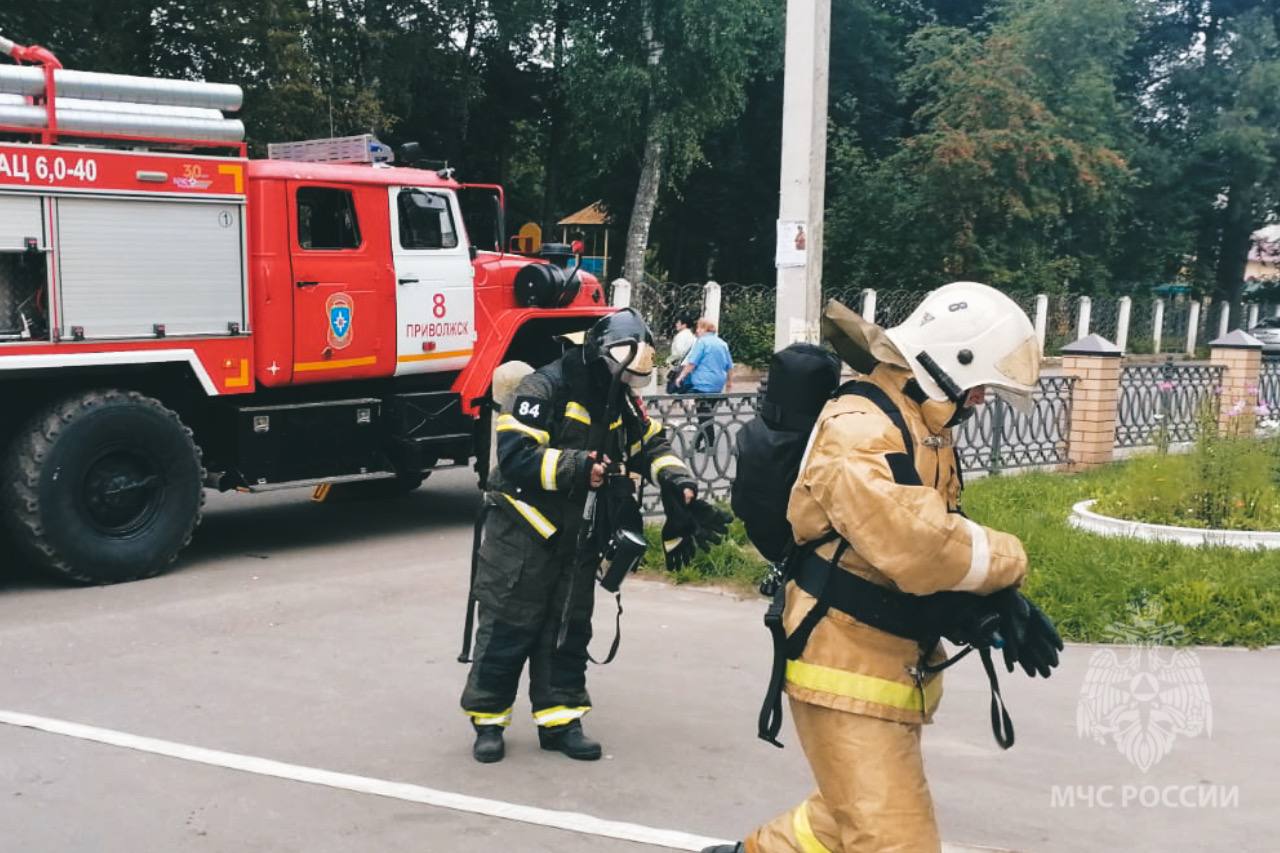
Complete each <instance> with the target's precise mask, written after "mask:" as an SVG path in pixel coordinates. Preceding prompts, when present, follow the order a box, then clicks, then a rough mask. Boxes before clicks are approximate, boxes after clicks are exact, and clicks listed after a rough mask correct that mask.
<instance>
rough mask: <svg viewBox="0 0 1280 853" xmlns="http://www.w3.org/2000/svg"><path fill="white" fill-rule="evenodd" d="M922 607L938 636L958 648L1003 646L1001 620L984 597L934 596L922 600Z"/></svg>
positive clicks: (963, 594)
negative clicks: (936, 629) (936, 627)
mask: <svg viewBox="0 0 1280 853" xmlns="http://www.w3.org/2000/svg"><path fill="white" fill-rule="evenodd" d="M919 601H920V606H921V607H923V608H924V612H925V613H926V614H928V616H927V620H928V622H929V623H931V624H933V625H936V626H938V633H940V634H942V636H944V637H946V638H947V639H948V640H949V641H951V642H952V643H954V644H955V645H957V646H973V647H974V648H978V649H985V648H990V647H991V646H994V645H995V644H996V643H998V642H1000V616H999V615H998V614H997V613H996V611H995V609H994V608H992V606H991V602H990V601H989V600H988V599H987V597H986V596H984V595H977V594H976V593H972V592H935V593H933V594H931V595H926V596H922V597H921V598H920V599H919Z"/></svg>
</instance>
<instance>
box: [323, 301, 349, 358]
mask: <svg viewBox="0 0 1280 853" xmlns="http://www.w3.org/2000/svg"><path fill="white" fill-rule="evenodd" d="M324 313H325V316H326V317H327V318H328V319H329V346H331V347H333V348H334V349H345V348H346V347H347V346H349V345H350V344H351V329H352V319H353V315H354V305H353V303H352V300H351V297H350V296H348V295H347V294H345V293H335V294H333V295H332V296H330V297H329V298H328V299H326V300H325V303H324Z"/></svg>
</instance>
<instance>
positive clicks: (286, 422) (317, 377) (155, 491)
mask: <svg viewBox="0 0 1280 853" xmlns="http://www.w3.org/2000/svg"><path fill="white" fill-rule="evenodd" d="M5 52H7V53H9V54H10V55H11V56H13V57H14V58H15V59H17V60H19V61H26V62H34V63H36V64H37V65H38V66H39V67H24V66H22V65H12V66H11V65H0V393H3V395H4V400H5V405H4V406H3V407H2V408H0V466H3V482H0V531H3V532H0V554H2V555H3V557H4V560H5V561H8V560H11V559H14V557H15V556H17V555H19V554H21V555H22V556H23V557H25V558H26V559H27V560H30V561H33V562H34V563H36V564H37V565H38V566H40V567H41V568H43V569H46V570H48V571H51V572H53V573H55V574H57V575H59V576H61V577H63V578H66V579H69V580H72V581H76V582H82V583H110V582H116V581H122V580H128V579H133V578H138V577H147V576H151V575H154V574H157V573H159V572H161V571H163V570H165V569H166V568H167V567H168V566H169V565H171V564H172V562H173V561H174V559H175V558H176V556H177V554H178V553H179V552H180V550H181V549H182V548H183V547H184V546H185V545H186V544H187V542H188V541H189V540H190V538H191V535H192V533H193V532H194V530H195V529H196V526H197V525H198V523H199V520H200V512H201V506H202V504H203V494H204V492H203V490H204V489H205V488H215V489H219V490H224V491H225V490H232V489H236V490H242V491H259V490H265V489H275V488H283V487H288V486H304V485H306V486H321V487H326V488H327V487H329V486H332V485H334V484H337V485H339V486H345V485H346V484H356V483H365V482H368V483H370V484H374V483H375V482H376V483H378V485H376V486H374V485H370V486H363V485H362V486H360V488H385V489H388V490H408V489H412V488H416V487H417V486H418V485H419V484H420V483H421V482H422V480H423V478H424V477H425V476H426V475H427V474H429V473H430V472H431V470H432V469H434V468H436V467H438V466H441V465H466V464H469V463H470V462H471V460H473V459H474V460H478V462H477V468H478V469H483V463H484V462H485V461H487V459H488V450H487V439H488V435H489V426H488V408H487V405H486V400H487V398H488V394H489V385H490V377H491V376H492V373H493V370H494V368H495V367H496V366H497V365H498V364H500V363H501V362H503V361H506V360H510V359H516V358H518V359H521V360H524V361H528V362H531V363H534V364H540V363H544V362H546V361H548V360H550V359H551V358H554V357H555V356H556V355H557V354H558V352H559V351H560V346H561V345H560V344H559V343H558V337H559V336H560V335H563V334H565V333H568V332H573V331H579V330H582V329H584V328H586V327H588V326H589V325H591V323H593V322H594V321H595V319H597V318H598V317H600V316H602V315H603V314H605V313H607V312H608V311H609V310H610V309H609V308H608V307H606V300H605V298H604V291H603V289H602V288H601V286H600V283H599V282H598V281H596V280H595V279H594V278H592V277H591V276H590V275H587V274H585V273H583V272H580V271H579V270H577V269H576V268H573V266H572V265H571V264H566V263H564V261H563V259H561V260H560V262H559V263H555V262H551V261H548V260H547V259H542V258H530V257H526V256H521V255H512V254H510V253H505V252H503V248H502V247H503V244H504V236H505V234H504V229H503V225H502V215H501V208H502V192H501V189H500V188H498V187H495V186H491V185H467V184H463V183H460V182H458V181H456V180H454V179H453V177H452V176H451V174H450V173H449V172H447V171H440V172H437V171H434V170H428V169H418V168H405V167H399V166H393V165H389V164H387V163H385V162H379V161H385V160H386V159H388V158H387V155H386V151H385V149H384V148H383V147H382V146H380V145H379V144H378V143H377V142H376V140H373V139H372V138H371V137H367V136H365V137H351V138H345V139H338V140H315V141H311V142H306V143H290V144H284V145H279V146H276V145H273V146H271V149H272V151H271V155H272V156H271V159H266V160H250V159H248V158H247V157H246V156H245V153H246V151H245V147H244V145H243V143H240V142H239V141H233V142H230V143H228V142H227V140H226V139H225V136H226V135H228V134H231V135H235V132H236V128H235V127H232V128H228V127H227V123H230V124H232V125H236V126H238V125H239V122H236V121H234V120H232V119H227V118H225V116H224V115H223V112H224V111H232V110H234V109H236V108H238V106H239V104H238V90H236V93H235V94H233V93H229V92H227V91H226V90H228V89H235V87H225V86H214V84H200V83H187V82H186V81H164V80H151V79H150V78H131V77H120V76H117V75H107V74H88V73H82V72H69V71H65V70H63V69H61V67H60V66H58V65H56V59H53V58H52V55H51V54H48V52H47V51H43V49H42V48H24V47H21V46H17V45H13V43H12V42H6V41H5V40H4V39H3V38H0V53H5ZM42 52H43V53H42ZM50 60H52V61H50ZM18 72H22V73H18ZM206 86H213V87H214V89H213V90H209V89H203V88H201V87H206ZM175 87H176V88H175ZM58 91H69V92H72V93H74V95H75V98H76V100H75V101H74V103H73V104H72V105H71V106H65V105H64V102H60V101H58V98H57V94H56V92H58ZM211 91H212V92H213V94H210V92H211ZM175 92H176V94H175ZM6 97H7V98H9V99H14V98H16V99H17V100H10V101H6V100H4V99H5V98H6ZM95 98H97V99H98V100H95ZM129 98H133V99H134V100H133V101H129V100H128V99H129ZM219 98H221V100H219ZM66 100H68V101H69V100H71V98H68V99H66ZM210 101H212V103H213V106H209V105H208V104H209V103H210ZM193 104H197V106H193ZM122 105H123V106H129V107H133V111H128V110H122V109H121V108H122ZM140 105H141V106H140ZM143 107H145V108H143ZM228 147H230V148H231V149H232V150H231V152H230V156H227V154H226V149H227V148H228ZM219 149H221V150H219ZM464 211H467V212H468V214H469V215H464ZM477 211H478V213H477ZM473 232H475V233H473ZM483 474H484V472H483V470H481V476H482V477H483ZM2 568H3V566H2V565H0V569H2Z"/></svg>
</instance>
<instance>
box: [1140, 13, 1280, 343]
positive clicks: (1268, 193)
mask: <svg viewBox="0 0 1280 853" xmlns="http://www.w3.org/2000/svg"><path fill="white" fill-rule="evenodd" d="M1142 6H1143V8H1144V11H1145V13H1146V16H1147V31H1148V35H1147V37H1146V38H1145V39H1144V41H1143V43H1142V48H1143V50H1142V51H1141V53H1140V55H1139V57H1138V81H1137V84H1138V86H1139V87H1140V91H1141V93H1142V98H1141V99H1140V100H1139V101H1138V103H1139V105H1140V107H1141V110H1140V112H1139V115H1138V119H1139V124H1140V127H1141V128H1142V130H1143V131H1144V132H1145V133H1146V134H1147V135H1148V137H1149V138H1150V139H1151V140H1153V142H1154V144H1156V145H1158V146H1159V147H1160V148H1161V149H1162V150H1163V151H1165V152H1167V156H1168V163H1167V168H1168V170H1169V173H1170V174H1172V175H1174V176H1176V181H1171V182H1170V183H1176V186H1173V187H1171V193H1170V195H1169V196H1168V197H1169V198H1171V199H1173V200H1174V204H1175V210H1177V211H1178V212H1180V213H1181V214H1182V217H1181V221H1180V222H1177V223H1176V224H1177V225H1181V226H1182V229H1183V233H1184V234H1185V235H1186V239H1185V249H1186V251H1185V253H1184V255H1183V258H1182V260H1183V262H1184V267H1183V272H1184V273H1185V274H1186V276H1187V277H1188V278H1189V279H1190V281H1191V282H1192V283H1193V284H1194V285H1196V287H1197V288H1198V289H1200V290H1202V291H1203V292H1207V293H1212V294H1213V295H1214V296H1215V297H1217V298H1219V299H1224V300H1229V301H1230V302H1231V303H1232V306H1233V314H1234V319H1235V320H1236V321H1238V320H1239V319H1240V310H1241V308H1240V303H1241V297H1242V289H1243V283H1244V268H1245V263H1246V260H1247V257H1248V252H1249V248H1250V235H1251V234H1252V233H1253V232H1254V231H1255V230H1256V229H1257V228H1259V227H1260V226H1262V225H1263V224H1265V223H1266V221H1267V219H1268V217H1269V216H1274V215H1276V213H1277V211H1278V210H1280V39H1278V38H1277V32H1278V28H1280V6H1277V5H1276V4H1275V3H1274V2H1273V0H1160V1H1159V2H1158V0H1145V2H1143V4H1142Z"/></svg>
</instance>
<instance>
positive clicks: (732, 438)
mask: <svg viewBox="0 0 1280 853" xmlns="http://www.w3.org/2000/svg"><path fill="white" fill-rule="evenodd" d="M759 396H760V395H759V393H758V392H754V391H753V392H750V393H745V394H684V395H679V396H666V395H662V396H654V397H647V398H645V403H646V404H647V405H648V408H649V415H650V417H654V418H659V419H660V420H661V421H662V424H663V426H665V427H666V428H667V438H668V439H669V440H670V441H671V449H672V451H673V452H674V453H675V454H676V455H677V456H679V457H680V458H681V459H683V460H684V461H685V464H686V465H688V466H689V470H690V471H691V472H693V476H694V479H696V480H697V481H698V492H699V496H700V497H702V498H705V499H707V500H713V501H721V500H723V501H727V500H728V499H729V488H730V487H731V486H732V485H733V478H734V475H735V473H736V472H737V439H738V430H740V429H742V427H743V426H745V425H746V423H747V421H749V420H751V419H752V418H754V417H755V415H756V404H757V399H758V398H759ZM641 504H642V506H643V507H644V512H645V515H655V514H659V513H661V512H662V500H661V495H659V494H658V490H657V489H654V488H651V487H650V488H646V489H645V490H644V491H643V493H642V495H641Z"/></svg>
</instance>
